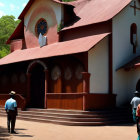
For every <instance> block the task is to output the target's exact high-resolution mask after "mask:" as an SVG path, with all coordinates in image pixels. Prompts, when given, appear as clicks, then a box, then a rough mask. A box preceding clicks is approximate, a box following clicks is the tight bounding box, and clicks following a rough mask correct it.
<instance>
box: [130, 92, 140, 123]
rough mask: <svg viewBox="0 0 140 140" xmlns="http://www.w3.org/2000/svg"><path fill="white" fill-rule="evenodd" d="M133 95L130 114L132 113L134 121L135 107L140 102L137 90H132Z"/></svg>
mask: <svg viewBox="0 0 140 140" xmlns="http://www.w3.org/2000/svg"><path fill="white" fill-rule="evenodd" d="M134 95H135V96H134V97H133V99H132V100H131V105H132V114H133V121H134V122H135V123H136V122H137V120H136V109H137V106H138V105H139V104H140V92H139V91H135V92H134Z"/></svg>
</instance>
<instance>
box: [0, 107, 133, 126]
mask: <svg viewBox="0 0 140 140" xmlns="http://www.w3.org/2000/svg"><path fill="white" fill-rule="evenodd" d="M18 111H19V113H18V116H17V119H22V120H29V121H38V122H49V123H55V124H63V125H79V126H80V125H85V126H89V125H91V126H96V125H107V124H108V125H109V124H115V123H128V122H132V115H131V113H130V111H128V110H127V109H122V110H118V109H117V110H116V111H112V110H111V111H110V110H102V111H99V110H98V111H77V110H76V111H75V110H60V109H31V108H29V109H27V111H21V110H20V109H19V110H18ZM0 115H1V116H6V113H5V110H4V108H1V109H0Z"/></svg>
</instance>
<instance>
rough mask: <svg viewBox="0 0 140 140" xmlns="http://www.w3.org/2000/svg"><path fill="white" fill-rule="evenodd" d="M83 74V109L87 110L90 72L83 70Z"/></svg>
mask: <svg viewBox="0 0 140 140" xmlns="http://www.w3.org/2000/svg"><path fill="white" fill-rule="evenodd" d="M82 74H83V110H84V111H85V110H86V94H87V93H89V87H90V86H89V84H90V73H88V72H82Z"/></svg>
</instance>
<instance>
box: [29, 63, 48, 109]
mask: <svg viewBox="0 0 140 140" xmlns="http://www.w3.org/2000/svg"><path fill="white" fill-rule="evenodd" d="M46 69H47V67H46V65H45V64H44V63H43V62H42V61H33V62H32V63H31V64H30V65H29V67H28V69H27V74H28V75H30V76H29V78H28V87H29V89H28V96H27V100H28V107H31V108H45V83H46V81H45V71H46Z"/></svg>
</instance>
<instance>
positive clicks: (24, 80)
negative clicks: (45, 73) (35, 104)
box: [19, 73, 26, 83]
mask: <svg viewBox="0 0 140 140" xmlns="http://www.w3.org/2000/svg"><path fill="white" fill-rule="evenodd" d="M19 79H20V82H21V83H24V82H26V75H25V74H24V73H21V75H20V77H19Z"/></svg>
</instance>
